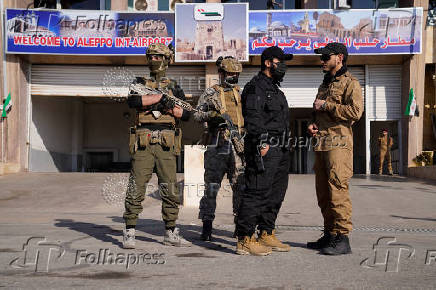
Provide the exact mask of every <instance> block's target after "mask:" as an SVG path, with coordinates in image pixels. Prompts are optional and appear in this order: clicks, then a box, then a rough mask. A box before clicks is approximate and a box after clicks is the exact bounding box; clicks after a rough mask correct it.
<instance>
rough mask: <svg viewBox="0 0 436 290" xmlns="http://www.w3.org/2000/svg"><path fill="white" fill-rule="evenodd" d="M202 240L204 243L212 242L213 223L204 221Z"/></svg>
mask: <svg viewBox="0 0 436 290" xmlns="http://www.w3.org/2000/svg"><path fill="white" fill-rule="evenodd" d="M201 239H202V240H203V241H211V240H212V221H207V220H206V221H203V232H202V233H201Z"/></svg>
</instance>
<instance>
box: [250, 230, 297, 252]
mask: <svg viewBox="0 0 436 290" xmlns="http://www.w3.org/2000/svg"><path fill="white" fill-rule="evenodd" d="M275 232H276V231H275V230H273V231H272V233H271V235H268V232H267V231H262V233H261V235H260V237H259V238H258V241H259V243H260V244H261V245H264V246H267V247H270V248H271V249H272V250H273V251H276V252H289V251H290V250H291V246H289V245H286V244H283V243H282V242H281V241H280V240H279V239H277V237H276V235H275Z"/></svg>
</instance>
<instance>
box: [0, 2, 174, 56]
mask: <svg viewBox="0 0 436 290" xmlns="http://www.w3.org/2000/svg"><path fill="white" fill-rule="evenodd" d="M5 36H6V39H7V46H6V52H7V53H26V54H38V53H42V54H91V55H105V54H107V55H144V54H145V51H146V49H147V47H148V46H149V45H150V44H152V43H156V42H159V43H164V44H166V45H169V44H170V43H172V44H173V45H174V14H173V13H127V12H126V13H120V12H111V11H83V10H20V9H7V10H6V25H5Z"/></svg>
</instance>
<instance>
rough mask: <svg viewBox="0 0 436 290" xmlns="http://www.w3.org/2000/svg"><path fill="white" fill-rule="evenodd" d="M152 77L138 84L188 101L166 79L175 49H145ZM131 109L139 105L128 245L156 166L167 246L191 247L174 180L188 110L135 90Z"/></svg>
mask: <svg viewBox="0 0 436 290" xmlns="http://www.w3.org/2000/svg"><path fill="white" fill-rule="evenodd" d="M146 56H147V60H148V64H149V67H150V78H137V79H136V81H135V82H134V85H136V86H139V87H140V86H144V87H145V88H148V89H159V90H161V92H165V94H167V95H170V96H171V95H172V96H175V97H177V98H178V99H181V100H184V99H185V94H184V93H183V90H182V89H181V88H180V87H179V86H178V85H177V83H176V82H175V81H174V80H171V79H168V78H166V77H165V72H166V70H167V68H168V65H169V64H170V63H171V61H172V60H173V52H172V50H171V49H170V48H168V47H167V46H165V45H163V44H152V45H150V46H149V48H148V49H147V53H146ZM128 104H129V107H131V108H135V109H136V124H135V127H133V128H131V132H130V143H129V147H130V148H129V149H130V154H131V157H132V172H131V178H130V180H131V182H130V185H129V188H128V190H127V194H126V200H125V212H124V220H125V223H126V229H125V230H124V238H123V246H124V248H129V249H131V248H134V247H135V226H136V222H137V219H138V215H139V214H140V213H141V212H142V204H141V203H142V201H143V200H144V195H145V191H146V184H147V183H148V182H149V181H150V178H151V176H152V173H153V169H154V168H156V173H157V177H158V182H159V192H160V195H161V198H162V218H163V221H164V223H165V237H164V244H166V245H173V246H179V247H180V246H190V245H191V243H190V242H188V241H186V240H185V239H183V238H182V237H181V236H180V235H179V229H178V228H176V220H177V217H178V213H179V204H180V200H179V191H178V187H177V179H176V156H177V155H179V154H180V150H181V138H182V132H181V130H180V128H179V119H181V120H188V119H189V112H188V111H186V110H183V109H182V108H181V107H180V106H178V105H174V103H172V105H171V100H170V98H169V97H167V96H165V95H164V94H163V93H153V94H146V95H141V94H140V93H138V92H135V91H133V90H132V91H131V92H130V95H129V98H128Z"/></svg>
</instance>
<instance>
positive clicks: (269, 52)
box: [261, 46, 293, 63]
mask: <svg viewBox="0 0 436 290" xmlns="http://www.w3.org/2000/svg"><path fill="white" fill-rule="evenodd" d="M275 57H276V58H278V59H279V60H280V61H285V60H291V59H292V58H293V55H292V54H285V53H284V52H283V49H281V48H280V47H278V46H271V47H268V48H267V49H265V50H264V51H263V52H262V56H261V61H262V63H264V61H265V60H267V59H273V58H275Z"/></svg>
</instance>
